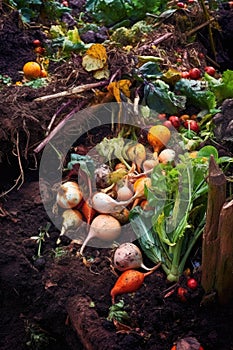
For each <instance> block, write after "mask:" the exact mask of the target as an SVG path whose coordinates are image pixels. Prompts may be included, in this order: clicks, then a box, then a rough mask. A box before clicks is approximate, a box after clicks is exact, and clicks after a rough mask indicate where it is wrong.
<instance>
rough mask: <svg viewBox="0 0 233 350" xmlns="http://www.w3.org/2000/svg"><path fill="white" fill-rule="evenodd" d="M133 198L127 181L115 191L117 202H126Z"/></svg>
mask: <svg viewBox="0 0 233 350" xmlns="http://www.w3.org/2000/svg"><path fill="white" fill-rule="evenodd" d="M132 197H133V191H131V189H130V188H129V185H128V180H125V181H124V184H123V186H122V187H120V188H119V189H118V190H117V200H118V201H128V200H129V199H131V198H132Z"/></svg>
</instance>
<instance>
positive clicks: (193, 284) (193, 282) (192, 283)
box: [187, 278, 198, 289]
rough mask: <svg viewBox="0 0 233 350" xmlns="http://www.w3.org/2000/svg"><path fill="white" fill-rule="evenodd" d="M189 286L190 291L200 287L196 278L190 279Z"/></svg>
mask: <svg viewBox="0 0 233 350" xmlns="http://www.w3.org/2000/svg"><path fill="white" fill-rule="evenodd" d="M187 286H188V287H189V288H190V289H196V288H197V286H198V283H197V280H195V278H189V279H188V281H187Z"/></svg>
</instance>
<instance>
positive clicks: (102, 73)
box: [93, 65, 110, 80]
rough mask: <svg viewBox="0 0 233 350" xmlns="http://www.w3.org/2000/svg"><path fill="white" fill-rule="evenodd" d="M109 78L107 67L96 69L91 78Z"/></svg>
mask: <svg viewBox="0 0 233 350" xmlns="http://www.w3.org/2000/svg"><path fill="white" fill-rule="evenodd" d="M109 76H110V71H109V69H108V66H107V65H105V66H104V67H103V69H98V70H97V71H95V72H94V74H93V77H94V78H95V79H98V80H101V79H108V78H109Z"/></svg>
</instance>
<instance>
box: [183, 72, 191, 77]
mask: <svg viewBox="0 0 233 350" xmlns="http://www.w3.org/2000/svg"><path fill="white" fill-rule="evenodd" d="M181 77H182V78H183V79H188V78H190V75H189V72H182V73H181Z"/></svg>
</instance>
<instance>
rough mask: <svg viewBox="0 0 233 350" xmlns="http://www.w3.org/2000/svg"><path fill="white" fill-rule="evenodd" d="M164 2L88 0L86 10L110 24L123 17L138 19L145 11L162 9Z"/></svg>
mask: <svg viewBox="0 0 233 350" xmlns="http://www.w3.org/2000/svg"><path fill="white" fill-rule="evenodd" d="M166 3H167V1H164V0H145V1H139V0H127V1H121V0H88V1H87V3H86V10H87V12H89V13H92V15H93V17H94V18H95V20H97V21H99V22H102V23H104V24H105V25H109V26H111V25H113V24H115V23H117V22H120V21H123V20H125V19H131V20H132V21H133V22H135V21H139V20H141V19H143V18H144V17H145V15H146V13H147V12H152V13H155V12H156V11H158V10H162V9H164V8H165V6H166Z"/></svg>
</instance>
